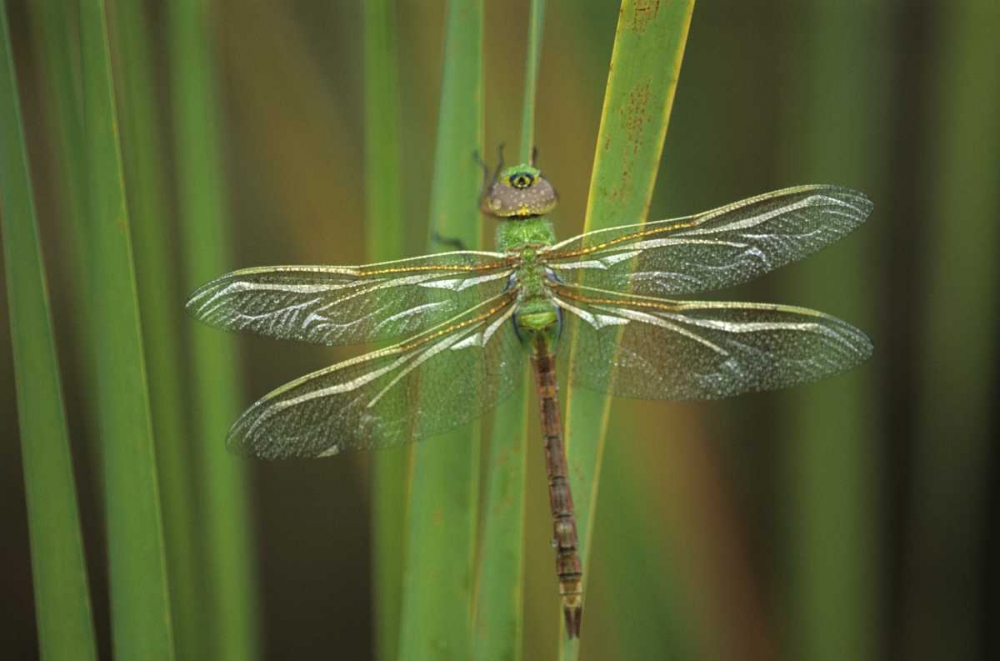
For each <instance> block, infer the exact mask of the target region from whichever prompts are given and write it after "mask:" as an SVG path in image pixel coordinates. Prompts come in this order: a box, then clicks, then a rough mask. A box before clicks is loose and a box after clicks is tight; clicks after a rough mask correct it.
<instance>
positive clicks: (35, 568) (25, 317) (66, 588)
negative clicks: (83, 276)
mask: <svg viewBox="0 0 1000 661" xmlns="http://www.w3.org/2000/svg"><path fill="white" fill-rule="evenodd" d="M0 43H2V52H0V115H2V116H3V117H4V121H3V122H0V230H2V237H3V251H4V263H5V266H6V281H7V300H8V305H9V316H10V331H11V333H10V337H11V343H12V344H13V354H14V380H15V384H16V388H17V417H18V427H19V435H20V439H21V458H22V461H23V464H24V482H25V493H26V500H27V505H28V534H29V536H30V540H31V568H32V582H33V584H34V592H35V613H36V617H37V622H38V645H39V651H40V653H41V657H42V658H43V659H48V660H49V661H62V660H67V661H69V660H72V659H81V660H83V661H87V660H89V659H96V658H97V645H96V641H95V638H94V622H93V616H92V615H91V608H90V595H89V593H88V587H87V568H86V563H85V561H84V555H83V540H82V537H81V533H80V516H79V508H78V507H77V500H76V480H75V478H74V475H73V459H72V457H71V455H70V444H69V434H68V431H67V427H66V415H65V411H64V408H63V396H62V385H61V379H60V376H59V361H58V357H57V356H56V345H55V336H54V332H53V328H52V314H51V312H50V310H49V295H48V286H47V284H46V277H45V268H44V265H43V262H42V247H41V239H40V237H39V234H38V223H37V221H36V218H35V204H34V200H33V197H32V195H33V190H32V184H31V172H30V167H29V164H28V157H27V148H26V146H25V141H24V134H23V132H22V129H21V126H22V124H21V105H20V99H19V95H18V91H17V75H16V72H15V68H14V55H13V51H12V49H11V41H10V30H9V28H8V26H7V7H6V3H5V2H3V1H2V0H0Z"/></svg>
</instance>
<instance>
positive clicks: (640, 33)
mask: <svg viewBox="0 0 1000 661" xmlns="http://www.w3.org/2000/svg"><path fill="white" fill-rule="evenodd" d="M693 10H694V0H689V1H686V2H675V3H666V4H650V3H646V2H638V1H633V0H624V1H623V2H622V7H621V11H620V12H619V15H618V28H617V32H616V33H615V45H614V51H613V52H612V55H611V71H610V73H609V75H608V83H607V88H606V91H605V96H604V108H603V110H602V113H601V128H600V131H599V133H598V138H597V150H596V155H595V158H594V170H593V173H592V175H591V181H590V195H589V197H588V201H587V215H586V221H585V224H584V231H586V232H590V231H593V230H597V229H602V228H606V227H614V226H615V225H624V224H629V223H636V222H642V221H644V220H645V219H646V213H647V211H648V210H649V203H650V200H651V198H652V194H653V185H654V183H655V181H656V171H657V168H658V167H659V162H660V154H661V152H662V150H663V140H664V138H665V136H666V133H667V125H668V123H669V120H670V110H671V107H672V104H673V99H674V92H675V91H676V89H677V80H678V77H679V75H680V67H681V61H682V59H683V56H684V46H685V43H686V41H687V34H688V27H689V26H690V23H691V13H692V11H693ZM570 342H571V344H570V361H571V362H572V361H573V360H574V353H575V347H574V345H573V339H572V338H570ZM566 400H567V408H566V443H567V455H568V461H569V470H570V482H571V484H572V485H573V500H574V503H575V505H576V516H577V525H578V532H579V538H580V555H581V558H582V560H583V563H584V581H585V582H586V580H587V560H588V558H589V550H590V545H591V544H590V540H591V536H592V534H593V522H594V512H595V509H596V504H597V489H598V485H599V483H600V475H601V462H602V459H603V453H604V442H605V434H606V430H607V425H608V417H609V414H610V408H611V402H610V398H609V397H607V396H604V395H599V394H596V393H593V392H589V391H587V390H584V389H581V388H573V387H571V386H570V387H567V388H566ZM583 622H584V625H583V630H584V631H586V601H585V602H584V618H583ZM561 640H562V641H563V644H562V649H561V653H562V658H564V659H576V658H578V654H579V639H577V640H574V641H569V642H567V640H566V639H565V638H562V639H561Z"/></svg>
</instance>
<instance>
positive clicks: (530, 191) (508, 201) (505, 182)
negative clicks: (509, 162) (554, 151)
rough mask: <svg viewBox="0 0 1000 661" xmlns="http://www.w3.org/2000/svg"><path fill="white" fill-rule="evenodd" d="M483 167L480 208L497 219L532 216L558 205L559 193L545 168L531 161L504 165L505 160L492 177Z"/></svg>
mask: <svg viewBox="0 0 1000 661" xmlns="http://www.w3.org/2000/svg"><path fill="white" fill-rule="evenodd" d="M488 172H489V171H488V170H487V169H486V168H485V167H484V174H485V176H484V177H483V193H482V195H481V196H480V198H479V208H480V209H481V210H482V212H483V213H484V214H486V215H488V216H493V217H495V218H531V217H534V216H543V215H545V214H547V213H549V212H550V211H552V210H553V209H555V208H556V202H558V201H559V196H558V195H557V194H556V189H555V188H553V187H552V184H550V183H549V180H548V179H546V178H545V177H543V176H542V171H541V170H539V169H538V168H536V167H535V166H534V165H532V164H529V163H522V164H520V165H515V166H513V167H509V168H506V169H504V168H503V160H502V158H501V161H500V163H499V164H498V165H497V169H496V170H495V171H494V173H493V177H492V178H490V177H489V174H488Z"/></svg>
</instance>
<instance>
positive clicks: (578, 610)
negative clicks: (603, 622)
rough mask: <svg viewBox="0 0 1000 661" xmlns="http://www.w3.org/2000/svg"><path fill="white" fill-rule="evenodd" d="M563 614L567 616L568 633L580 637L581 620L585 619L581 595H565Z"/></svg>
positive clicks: (572, 636) (573, 636)
mask: <svg viewBox="0 0 1000 661" xmlns="http://www.w3.org/2000/svg"><path fill="white" fill-rule="evenodd" d="M563 615H564V616H565V618H566V633H567V634H568V635H569V637H570V638H571V639H572V638H579V637H580V620H581V619H583V603H581V600H580V597H579V595H573V596H570V597H563Z"/></svg>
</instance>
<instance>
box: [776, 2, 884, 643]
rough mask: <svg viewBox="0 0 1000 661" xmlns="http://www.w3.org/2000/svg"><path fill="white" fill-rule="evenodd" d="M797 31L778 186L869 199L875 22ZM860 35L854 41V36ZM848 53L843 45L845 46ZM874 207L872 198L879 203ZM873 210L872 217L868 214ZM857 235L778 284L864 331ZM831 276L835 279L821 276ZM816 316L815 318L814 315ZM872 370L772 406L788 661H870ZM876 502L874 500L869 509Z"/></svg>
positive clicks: (868, 301) (816, 20)
mask: <svg viewBox="0 0 1000 661" xmlns="http://www.w3.org/2000/svg"><path fill="white" fill-rule="evenodd" d="M797 18H798V19H800V20H798V21H796V23H797V24H798V25H799V26H800V27H801V30H796V31H795V34H796V37H797V38H794V39H793V42H792V44H790V48H789V49H787V51H786V52H789V56H790V57H789V61H791V62H794V63H796V65H795V67H794V68H793V71H794V74H795V75H794V78H793V79H792V81H791V87H790V89H789V90H788V91H787V93H786V98H787V100H788V102H789V103H788V105H789V111H790V116H789V117H788V121H787V122H784V123H783V124H782V125H783V126H785V127H786V129H785V131H786V135H787V136H788V137H787V138H786V139H785V140H783V141H782V142H783V143H784V144H786V145H788V146H789V149H790V150H789V151H787V152H786V154H784V163H785V165H786V169H787V170H788V172H787V178H786V181H787V183H793V182H797V181H803V182H813V181H815V182H827V181H829V182H835V183H840V184H843V185H846V186H854V187H856V188H858V189H860V190H864V191H867V192H868V193H869V194H870V195H873V196H874V194H875V191H874V190H873V186H875V185H877V183H878V182H879V180H880V179H881V175H882V174H883V172H884V170H883V167H884V165H885V161H884V160H883V161H881V162H880V159H879V158H877V157H873V156H874V155H875V154H885V153H887V151H886V148H887V147H888V145H887V144H885V143H884V142H882V144H881V145H880V137H879V135H878V133H877V132H876V131H875V128H874V127H875V126H876V124H875V123H873V118H875V117H878V116H879V114H880V113H878V112H877V110H878V104H879V103H880V101H881V100H883V99H884V95H883V94H882V93H881V90H882V89H884V88H885V87H886V85H885V79H886V73H887V71H886V66H885V65H886V61H885V58H884V55H883V54H884V53H886V51H885V48H884V44H885V42H886V40H887V39H890V38H891V35H890V34H889V33H888V32H887V31H885V30H886V28H887V27H888V23H887V22H886V21H885V20H884V18H885V17H884V14H880V12H879V10H878V9H877V8H876V7H874V6H873V7H870V8H869V9H868V11H867V15H866V16H865V18H864V20H863V22H862V23H859V20H858V17H857V16H855V15H853V14H852V13H851V12H844V11H841V10H840V9H839V8H837V7H835V6H832V5H829V4H827V3H825V2H822V0H817V1H816V2H812V3H808V4H807V5H806V6H805V8H804V12H803V14H802V15H800V16H798V17H797ZM859 28H863V29H865V30H867V31H868V34H866V35H865V36H864V37H863V38H860V39H859V38H858V35H857V31H858V29H859ZM852 42H855V43H854V44H853V46H852V47H851V48H844V44H848V43H852ZM880 147H881V148H880ZM875 199H878V198H877V197H876V198H875ZM876 208H877V207H876ZM874 229H877V225H876V226H875V227H866V228H864V229H863V231H861V232H859V233H858V235H857V236H853V237H851V238H850V240H848V241H845V242H844V244H843V245H838V246H835V247H834V248H831V249H829V250H827V251H824V252H823V253H822V254H820V255H816V256H814V257H811V258H810V259H808V260H805V262H804V263H803V264H802V265H800V266H796V267H795V269H794V271H793V272H791V273H790V274H789V276H786V279H785V281H784V282H785V283H787V284H786V285H785V288H784V289H785V291H789V292H791V293H792V294H793V300H795V301H796V302H799V301H802V302H808V303H810V304H813V303H814V304H816V305H818V306H826V305H834V306H835V307H834V308H833V309H832V310H831V311H834V312H836V313H837V315H838V316H843V317H844V318H846V319H849V320H851V322H852V323H857V324H859V325H860V326H861V327H862V328H865V327H870V321H871V319H872V311H873V310H874V308H875V304H874V301H873V300H872V298H871V295H872V292H873V289H872V287H870V286H867V284H866V283H870V282H872V281H873V279H874V273H873V272H872V269H873V267H874V262H873V260H870V259H866V258H865V255H866V254H869V251H868V246H867V245H866V244H868V241H869V240H870V237H871V236H872V232H873V230H874ZM831 273H836V274H837V275H836V277H830V276H831ZM824 309H825V308H824ZM872 374H873V371H872V370H871V368H868V367H866V368H861V369H856V370H854V371H852V372H850V373H848V374H844V375H842V376H840V377H838V378H836V379H832V380H829V381H824V382H822V383H818V384H814V385H810V386H805V387H801V388H796V389H793V390H792V391H790V392H788V393H786V394H783V395H781V396H780V397H779V402H780V405H781V408H782V410H780V411H779V415H778V419H779V420H785V421H787V424H786V425H783V427H784V429H782V430H781V433H782V434H783V435H784V436H785V437H786V439H787V440H786V443H785V446H786V447H787V448H788V452H789V453H790V457H789V460H788V464H787V469H786V470H787V479H788V481H789V489H788V490H789V493H791V494H793V497H792V498H791V499H790V501H791V503H792V506H791V507H790V508H789V516H790V517H791V522H790V528H791V531H792V535H793V540H792V544H793V549H794V550H793V551H792V552H791V554H790V565H791V567H790V568H791V580H790V602H789V605H790V608H789V610H790V612H791V613H793V614H794V622H795V625H794V626H792V627H790V629H789V632H790V634H791V640H790V643H791V645H790V655H791V656H792V657H793V658H798V659H810V660H816V661H820V660H823V659H831V660H832V659H843V658H850V659H874V658H878V657H879V656H880V655H879V646H878V644H877V641H876V639H875V636H876V635H877V634H876V632H877V631H879V627H878V626H877V623H878V618H879V614H880V612H881V607H880V603H879V602H880V594H879V590H878V582H877V581H875V580H873V578H874V576H875V575H876V573H877V567H878V564H879V563H878V557H877V555H876V554H875V553H874V552H873V549H878V548H881V546H882V545H880V544H879V543H878V540H877V539H876V538H875V537H874V535H875V532H876V530H878V529H879V528H880V526H878V525H877V520H876V519H877V517H876V511H877V508H874V507H872V501H873V499H874V497H875V494H876V485H877V484H878V483H879V482H880V480H879V478H878V465H877V463H878V462H877V461H876V457H877V451H876V448H875V447H873V444H872V442H871V439H872V438H873V436H874V434H875V431H876V429H877V428H878V421H877V412H876V411H875V410H873V406H872V405H871V401H872V397H873V395H874V393H873V392H872V391H871V388H870V386H869V384H870V382H871V378H872ZM876 502H877V501H876Z"/></svg>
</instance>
